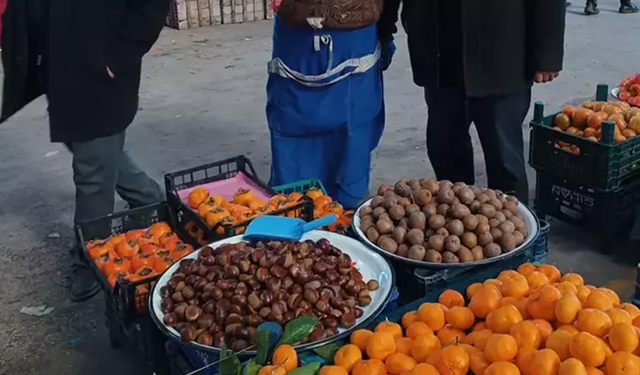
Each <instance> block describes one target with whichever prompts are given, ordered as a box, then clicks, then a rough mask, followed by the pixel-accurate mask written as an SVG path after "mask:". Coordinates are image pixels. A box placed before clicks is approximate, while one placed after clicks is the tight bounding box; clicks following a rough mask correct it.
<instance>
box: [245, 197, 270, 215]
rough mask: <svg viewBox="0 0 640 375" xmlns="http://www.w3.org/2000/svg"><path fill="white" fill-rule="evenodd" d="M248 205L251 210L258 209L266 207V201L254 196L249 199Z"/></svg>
mask: <svg viewBox="0 0 640 375" xmlns="http://www.w3.org/2000/svg"><path fill="white" fill-rule="evenodd" d="M247 207H249V209H250V210H251V211H254V212H255V211H257V210H259V209H261V208H264V207H266V204H265V203H264V201H263V200H262V199H260V198H254V199H252V200H250V201H249V203H247Z"/></svg>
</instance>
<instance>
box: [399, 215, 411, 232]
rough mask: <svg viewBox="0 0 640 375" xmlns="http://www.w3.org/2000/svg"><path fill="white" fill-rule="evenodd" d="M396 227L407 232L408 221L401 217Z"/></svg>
mask: <svg viewBox="0 0 640 375" xmlns="http://www.w3.org/2000/svg"><path fill="white" fill-rule="evenodd" d="M396 227H401V228H404V229H406V230H409V219H407V218H406V217H403V218H402V219H400V220H399V221H398V224H396Z"/></svg>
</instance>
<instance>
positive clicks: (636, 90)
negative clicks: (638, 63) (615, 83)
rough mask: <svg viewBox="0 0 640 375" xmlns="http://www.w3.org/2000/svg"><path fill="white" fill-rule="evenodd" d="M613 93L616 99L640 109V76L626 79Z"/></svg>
mask: <svg viewBox="0 0 640 375" xmlns="http://www.w3.org/2000/svg"><path fill="white" fill-rule="evenodd" d="M612 93H613V96H615V97H616V99H618V100H620V101H623V102H625V103H629V104H631V105H633V106H636V107H640V74H636V75H634V76H631V77H627V78H625V79H624V80H623V81H622V82H620V86H619V87H617V88H615V89H613V90H612Z"/></svg>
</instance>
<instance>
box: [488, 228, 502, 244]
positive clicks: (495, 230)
mask: <svg viewBox="0 0 640 375" xmlns="http://www.w3.org/2000/svg"><path fill="white" fill-rule="evenodd" d="M489 233H491V238H493V240H494V241H496V242H497V241H500V238H501V237H502V231H501V230H500V229H498V228H491V230H490V231H489Z"/></svg>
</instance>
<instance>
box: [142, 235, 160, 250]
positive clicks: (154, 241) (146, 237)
mask: <svg viewBox="0 0 640 375" xmlns="http://www.w3.org/2000/svg"><path fill="white" fill-rule="evenodd" d="M136 242H137V243H138V246H140V248H142V247H143V246H144V245H146V244H150V243H152V244H156V245H159V244H160V243H159V242H158V239H157V238H156V237H155V236H153V235H152V234H151V233H149V232H148V231H147V232H145V233H144V235H142V236H140V237H139V238H138V241H136Z"/></svg>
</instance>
